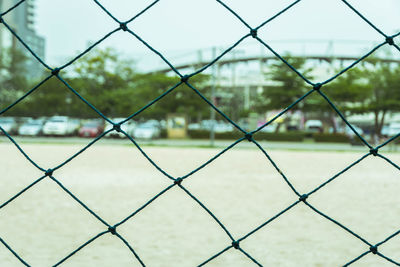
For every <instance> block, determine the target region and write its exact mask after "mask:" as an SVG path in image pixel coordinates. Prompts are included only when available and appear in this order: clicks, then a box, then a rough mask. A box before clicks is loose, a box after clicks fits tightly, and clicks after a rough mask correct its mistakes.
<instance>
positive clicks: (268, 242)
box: [242, 201, 368, 266]
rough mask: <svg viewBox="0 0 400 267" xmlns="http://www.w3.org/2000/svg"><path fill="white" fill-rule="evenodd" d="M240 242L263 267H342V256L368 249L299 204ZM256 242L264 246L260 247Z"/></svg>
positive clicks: (352, 255) (353, 255) (345, 256)
mask: <svg viewBox="0 0 400 267" xmlns="http://www.w3.org/2000/svg"><path fill="white" fill-rule="evenodd" d="M310 202H313V201H310ZM242 243H243V244H242V247H243V248H245V249H247V251H249V253H251V255H254V257H256V258H257V259H260V261H261V264H262V265H263V266H270V265H272V266H273V265H280V264H281V265H287V266H292V265H307V266H310V265H313V266H324V265H327V266H342V265H343V259H347V258H351V257H355V256H356V255H358V254H361V253H362V252H363V251H364V250H365V249H367V248H368V247H367V246H365V245H363V244H362V243H360V242H358V240H355V239H354V237H353V236H351V235H349V234H348V233H346V232H345V231H343V230H342V229H340V228H338V227H336V226H335V225H334V224H333V223H331V222H329V221H327V220H326V219H324V218H323V217H321V216H319V215H318V214H316V213H315V212H313V211H312V210H310V209H309V208H308V207H306V206H305V205H302V204H299V205H298V206H296V207H294V208H292V209H291V210H290V211H288V212H287V213H286V214H284V215H282V216H281V217H279V218H278V219H277V220H275V221H273V222H271V224H269V225H267V226H265V227H264V228H262V229H261V230H260V231H259V232H257V233H255V234H254V235H253V236H251V237H249V238H248V239H246V240H244V241H242ZM259 243H263V244H265V246H263V247H262V248H261V247H260V246H259V245H258V244H259ZM332 251H335V253H332Z"/></svg>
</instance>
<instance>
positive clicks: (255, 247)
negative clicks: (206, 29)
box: [0, 141, 400, 267]
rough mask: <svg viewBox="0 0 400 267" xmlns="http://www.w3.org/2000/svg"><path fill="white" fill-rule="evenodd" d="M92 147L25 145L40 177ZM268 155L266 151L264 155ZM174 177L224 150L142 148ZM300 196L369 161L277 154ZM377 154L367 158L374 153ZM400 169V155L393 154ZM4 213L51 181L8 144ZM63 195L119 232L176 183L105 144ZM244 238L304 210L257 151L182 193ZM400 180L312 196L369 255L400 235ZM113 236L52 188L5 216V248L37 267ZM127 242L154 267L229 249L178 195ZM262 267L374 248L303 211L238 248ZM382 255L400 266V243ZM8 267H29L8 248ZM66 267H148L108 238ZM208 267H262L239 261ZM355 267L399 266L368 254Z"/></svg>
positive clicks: (374, 172) (376, 162) (368, 172)
mask: <svg viewBox="0 0 400 267" xmlns="http://www.w3.org/2000/svg"><path fill="white" fill-rule="evenodd" d="M81 147H82V145H50V144H43V145H39V144H23V145H22V148H23V149H24V150H26V152H27V154H28V155H30V156H31V157H32V159H33V160H35V161H36V162H37V163H38V164H39V165H40V166H42V167H44V168H51V167H54V166H56V165H57V164H59V163H61V162H62V161H63V160H65V159H67V158H68V157H69V156H71V155H73V154H74V153H75V152H77V151H79V149H80V148H81ZM265 148H266V149H267V151H268V147H265ZM144 151H145V152H146V153H148V154H149V156H150V157H151V158H152V159H153V160H154V161H155V162H156V163H157V164H159V165H160V167H161V168H163V169H164V170H165V171H166V172H168V173H169V174H171V175H172V176H174V177H180V176H182V175H184V174H186V173H188V172H190V171H191V170H193V169H194V168H196V167H197V166H200V165H201V164H203V163H204V162H206V161H207V160H208V159H210V158H211V157H212V156H213V155H215V154H217V153H219V152H220V151H221V149H206V148H159V147H144ZM268 152H269V153H270V155H271V157H272V159H273V160H275V162H276V163H277V165H278V166H279V167H280V168H281V170H282V171H283V173H284V174H285V175H286V176H287V177H288V179H289V180H290V181H291V182H292V183H293V184H294V186H295V187H296V189H297V190H298V191H299V192H300V193H306V192H309V191H311V190H312V189H313V188H315V187H316V186H317V185H319V184H321V183H322V182H324V181H325V180H327V179H329V178H330V177H331V176H333V175H334V174H335V173H337V172H339V171H340V170H342V169H343V168H345V167H346V166H348V165H349V164H351V163H352V162H353V161H355V160H356V159H358V158H359V157H361V156H362V155H363V152H301V151H279V150H272V151H268ZM366 152H367V151H365V153H366ZM385 155H386V156H388V157H389V158H390V159H391V160H393V161H394V162H396V163H397V164H400V154H398V153H387V154H385ZM0 170H1V176H0V203H4V202H5V201H6V200H8V199H9V198H10V197H12V196H13V195H15V194H16V193H17V192H18V191H20V190H21V189H23V188H24V187H25V186H27V185H28V184H29V183H31V182H33V181H34V180H35V179H37V178H39V177H40V176H41V175H42V173H41V172H40V171H38V170H37V169H36V168H35V167H33V166H32V165H31V164H30V163H29V162H28V161H27V160H26V159H25V158H24V157H23V156H22V154H21V153H20V152H19V151H17V149H16V147H15V146H13V145H12V144H9V143H1V144H0ZM54 177H56V178H57V179H58V180H59V181H60V182H61V183H63V185H64V186H65V187H67V188H68V189H69V190H70V191H71V192H73V193H74V194H75V195H76V196H77V197H78V198H79V199H81V200H82V201H83V202H84V203H85V204H86V205H87V206H88V207H90V208H91V209H93V210H94V211H95V212H96V213H98V215H99V216H100V217H102V218H103V219H104V220H105V221H107V222H108V223H109V224H115V223H117V222H119V221H121V220H122V219H124V218H125V217H127V216H128V215H129V214H130V213H132V212H133V211H135V210H136V209H138V208H139V207H140V206H141V205H143V204H144V203H146V202H147V201H148V200H149V199H150V198H152V197H153V196H154V195H156V194H157V193H158V192H160V191H162V190H163V189H164V188H166V187H167V186H168V185H169V184H171V180H169V179H168V178H166V177H165V176H164V175H163V174H161V173H160V172H159V171H158V170H156V169H155V168H154V167H153V166H152V165H151V164H150V163H149V162H148V161H147V160H146V159H145V158H144V157H143V155H141V154H140V152H139V151H138V149H136V148H135V147H134V146H131V145H130V146H126V145H119V146H118V145H107V144H102V143H101V141H100V142H99V143H98V144H95V145H94V146H93V147H91V148H89V149H88V150H87V151H85V152H84V153H83V154H81V155H80V156H78V157H77V158H75V159H73V160H72V161H71V162H70V163H68V164H67V165H65V166H64V167H63V168H61V169H60V170H57V171H56V172H55V173H54ZM182 185H183V186H185V187H186V188H187V189H188V190H189V191H190V192H191V193H192V194H193V195H195V196H196V197H197V198H198V199H199V200H200V201H202V203H203V204H204V205H205V206H207V208H209V209H210V210H211V211H212V212H213V213H214V214H215V215H216V216H217V217H218V218H219V219H220V221H221V222H222V223H223V224H224V225H225V226H226V227H227V229H228V230H229V231H230V232H231V233H232V235H233V237H234V238H236V239H237V238H240V237H242V236H244V235H246V234H247V233H248V232H250V231H252V230H253V229H255V228H256V227H258V226H259V225H261V224H262V223H263V222H265V221H266V220H268V219H269V218H271V217H273V216H274V215H275V214H277V213H279V212H280V211H281V210H283V209H285V208H286V207H288V206H289V205H290V204H292V203H293V202H295V201H296V199H297V197H296V195H295V194H294V193H293V192H292V191H291V190H290V188H289V187H288V185H287V184H286V183H285V182H284V181H283V179H282V177H281V176H280V175H279V174H278V173H277V172H276V171H275V169H274V168H273V166H272V165H271V164H270V163H269V162H268V160H267V158H266V157H265V156H264V155H263V154H262V153H261V152H260V151H259V150H258V149H244V148H240V147H238V148H233V149H232V150H230V151H228V152H227V153H225V154H224V155H222V156H221V157H220V158H218V159H217V160H215V161H214V162H212V163H211V164H210V165H209V166H207V167H206V168H204V169H202V170H200V171H199V172H197V173H195V174H194V175H193V176H191V177H190V178H189V179H187V180H185V181H184V182H183V183H182ZM399 194H400V171H399V170H397V169H395V168H394V167H393V166H391V165H389V164H388V163H387V162H385V161H384V160H382V159H380V158H376V157H373V156H370V157H368V158H367V159H365V160H364V161H363V162H361V163H360V164H359V165H357V166H355V167H353V168H352V169H350V170H349V171H348V172H346V173H345V174H343V175H341V176H339V177H338V178H337V180H335V181H334V182H332V183H331V184H328V185H327V186H326V187H324V188H322V189H321V190H320V191H318V192H317V193H315V194H314V195H312V196H310V198H309V202H310V203H311V204H312V205H314V206H315V207H316V208H318V209H319V210H321V211H322V212H324V213H326V214H327V215H329V216H331V217H332V218H334V219H336V220H337V221H339V222H340V223H342V224H343V225H345V226H347V227H348V228H350V229H351V230H353V231H354V232H356V233H357V234H359V235H360V236H362V237H363V238H365V239H366V240H368V241H369V242H371V243H373V244H374V243H377V242H380V241H382V240H384V239H385V238H387V237H388V236H389V235H391V234H392V233H394V232H396V231H398V230H400V196H399ZM104 230H106V227H105V226H104V225H103V224H102V223H100V222H99V221H98V220H97V219H95V218H94V217H93V216H92V215H91V214H90V213H88V212H87V211H86V210H85V209H83V208H82V207H81V206H80V205H79V204H78V203H77V202H76V201H75V200H73V199H72V198H71V197H70V196H69V195H68V194H66V193H65V192H64V191H63V190H62V189H61V188H60V187H59V186H58V185H57V184H56V183H54V182H53V181H51V180H49V179H48V178H46V179H45V180H43V181H42V182H40V183H39V184H37V185H36V186H34V187H33V188H31V189H30V190H28V191H27V192H26V193H24V194H23V195H22V196H20V197H19V198H17V199H16V200H15V201H13V202H11V203H10V204H9V205H7V206H5V207H4V208H2V209H0V237H1V238H3V239H4V241H6V242H7V243H8V244H9V245H10V246H11V247H12V248H13V249H14V250H15V251H16V252H17V253H19V255H21V256H22V258H23V259H24V260H26V261H27V262H28V263H29V264H30V265H31V266H52V265H53V264H55V263H57V262H58V261H59V260H61V259H62V258H63V257H65V256H66V255H68V254H69V253H70V252H72V251H73V250H74V249H75V248H77V247H78V246H80V245H81V244H83V243H84V242H86V241H87V240H88V239H89V238H91V237H93V236H95V235H96V234H97V233H99V232H101V231H104ZM117 231H118V232H119V233H120V234H121V235H122V236H123V237H125V238H126V240H127V241H128V242H129V243H130V244H131V245H132V247H133V248H134V249H135V250H136V252H137V253H138V255H139V256H140V257H141V259H142V260H143V261H144V263H145V264H146V266H196V265H198V264H200V263H202V262H203V261H205V260H206V259H207V258H209V257H211V256H212V255H214V254H215V253H217V252H219V251H220V250H222V249H224V248H225V247H227V246H229V245H230V243H231V240H230V239H229V238H228V236H227V235H226V234H225V232H224V231H223V230H222V229H221V228H220V227H219V225H218V224H217V223H216V222H215V221H214V220H213V219H212V218H211V217H210V216H209V215H208V214H207V213H206V212H205V211H204V209H202V208H201V207H200V206H199V205H198V204H197V203H196V202H195V201H193V199H191V198H190V197H189V196H188V195H187V194H186V193H185V192H183V190H181V189H180V188H178V187H174V188H172V189H171V190H170V191H168V192H166V193H165V194H164V195H162V196H161V197H160V198H158V199H157V200H155V201H154V202H153V203H152V204H150V205H149V206H148V207H146V208H145V209H144V210H142V211H141V212H139V213H138V214H137V215H136V216H134V217H133V218H131V219H130V220H129V221H127V222H126V223H124V224H123V225H121V226H120V227H118V229H117ZM240 246H241V248H243V249H244V250H245V251H246V252H248V253H249V254H250V255H252V256H253V257H254V258H255V259H257V260H258V261H259V262H260V263H261V264H263V265H264V266H340V265H343V264H344V263H346V262H348V261H350V260H351V259H353V258H355V257H357V256H358V255H360V254H361V253H363V252H364V251H367V250H368V246H367V245H365V244H364V243H362V242H361V241H360V240H358V239H357V238H355V237H354V236H352V235H350V234H349V233H347V232H346V231H344V230H343V229H341V228H339V227H338V226H336V225H335V224H333V223H332V222H330V221H328V220H327V219H325V218H323V217H322V216H320V215H318V214H316V213H315V212H313V211H312V210H311V209H310V208H308V207H307V206H305V205H304V204H303V203H300V204H299V205H297V206H295V207H294V208H292V209H291V210H289V211H288V212H287V213H285V214H283V215H282V216H281V217H279V218H278V219H276V220H275V221H273V222H271V223H270V224H268V225H267V226H265V227H264V228H262V229H261V230H259V231H258V232H256V233H254V234H253V235H251V236H249V237H248V238H247V239H245V240H244V241H242V242H241V243H240ZM379 251H380V252H381V253H383V254H384V255H386V256H388V257H390V258H392V259H394V260H397V261H398V262H400V236H397V237H395V238H393V239H392V240H390V241H389V242H387V243H386V244H384V245H382V246H381V247H380V248H379ZM0 266H1V267H8V266H22V265H21V264H20V263H19V262H18V261H17V260H16V258H15V257H14V256H13V255H12V254H11V253H10V252H9V251H8V250H7V249H6V248H5V247H4V246H2V245H1V244H0ZM61 266H74V267H75V266H139V264H138V262H137V260H136V259H135V258H134V257H133V255H132V254H131V252H130V251H129V249H128V248H127V247H126V246H125V245H124V244H123V243H122V242H121V241H120V240H119V239H118V238H117V237H115V236H113V235H111V234H106V235H103V236H102V237H100V238H98V239H97V240H95V241H93V242H92V243H91V244H89V245H88V246H87V247H85V248H83V249H82V250H81V251H79V252H78V253H77V254H76V255H74V256H73V257H71V258H70V259H69V260H67V261H66V262H65V263H64V264H62V265H61ZM208 266H255V265H254V264H253V263H252V262H251V261H250V260H249V259H248V258H246V257H245V256H244V255H243V254H242V253H240V252H239V251H237V250H235V249H230V250H229V251H227V252H226V253H224V254H222V255H221V256H220V257H218V258H216V259H215V260H213V261H211V262H210V263H209V264H208ZM354 266H392V264H390V263H389V262H387V261H385V260H383V259H382V258H380V257H378V256H375V255H372V254H369V255H367V256H365V257H364V258H363V259H361V260H360V261H358V262H357V263H355V264H354Z"/></svg>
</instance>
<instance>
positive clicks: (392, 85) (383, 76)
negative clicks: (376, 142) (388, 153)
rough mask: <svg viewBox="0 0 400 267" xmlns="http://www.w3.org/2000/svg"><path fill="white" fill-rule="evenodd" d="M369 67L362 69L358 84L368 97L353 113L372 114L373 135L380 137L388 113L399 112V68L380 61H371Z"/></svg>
mask: <svg viewBox="0 0 400 267" xmlns="http://www.w3.org/2000/svg"><path fill="white" fill-rule="evenodd" d="M370 64H372V66H373V67H372V68H371V67H369V68H368V67H364V68H363V72H362V73H363V75H362V76H361V78H360V83H361V84H362V85H363V87H364V89H365V91H366V92H368V94H369V97H368V98H367V99H365V100H364V101H363V102H362V103H361V105H360V106H358V107H357V106H356V107H354V108H353V112H354V113H356V112H360V113H366V112H373V113H374V117H375V119H374V133H375V135H377V136H378V137H381V132H382V127H383V125H384V124H385V119H386V116H387V114H388V113H390V112H396V111H400V66H399V65H396V66H393V65H391V64H388V63H384V62H382V61H372V62H370Z"/></svg>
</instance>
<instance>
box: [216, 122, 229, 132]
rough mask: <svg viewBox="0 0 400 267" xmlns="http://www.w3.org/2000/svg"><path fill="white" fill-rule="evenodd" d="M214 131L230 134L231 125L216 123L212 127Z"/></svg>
mask: <svg viewBox="0 0 400 267" xmlns="http://www.w3.org/2000/svg"><path fill="white" fill-rule="evenodd" d="M214 131H215V132H216V133H225V132H232V131H233V125H232V124H230V123H227V122H218V123H216V124H215V125H214Z"/></svg>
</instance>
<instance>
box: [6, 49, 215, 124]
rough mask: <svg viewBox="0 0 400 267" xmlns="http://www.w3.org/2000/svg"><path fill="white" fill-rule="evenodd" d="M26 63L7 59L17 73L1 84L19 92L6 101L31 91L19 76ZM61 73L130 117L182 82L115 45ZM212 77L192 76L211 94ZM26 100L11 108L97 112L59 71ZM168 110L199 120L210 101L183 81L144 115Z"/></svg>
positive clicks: (162, 115) (108, 109) (107, 109)
mask: <svg viewBox="0 0 400 267" xmlns="http://www.w3.org/2000/svg"><path fill="white" fill-rule="evenodd" d="M17 55H18V54H16V55H15V57H16V56H17ZM18 60H20V58H18ZM21 60H22V59H21ZM18 62H19V61H18ZM3 65H4V64H3ZM3 65H1V66H3ZM4 66H5V65H4ZM23 66H24V65H23V64H22V61H21V63H19V64H16V62H14V63H13V64H11V65H10V66H8V65H7V66H6V67H7V68H6V67H3V69H1V70H3V72H5V71H6V72H7V73H13V75H14V76H10V78H9V80H5V81H3V82H2V83H1V86H2V87H5V88H8V89H7V90H1V92H2V93H3V94H5V93H6V92H13V93H14V95H13V97H9V98H7V99H6V97H1V98H0V99H1V101H2V102H3V103H1V104H3V106H6V105H7V104H10V103H12V102H13V101H15V100H16V99H17V98H18V97H20V96H21V95H22V94H21V92H23V91H26V87H27V86H25V84H27V81H26V79H25V78H21V77H19V76H18V75H20V73H23V71H22V69H21V70H19V71H18V70H16V69H17V67H18V68H22V67H23ZM6 77H8V76H6ZM61 77H62V78H63V79H64V80H65V81H66V82H67V83H68V84H69V85H70V86H71V87H72V88H74V89H75V90H76V91H77V92H78V93H79V94H80V95H81V96H82V97H83V98H85V99H86V100H88V101H89V102H90V103H91V104H92V105H93V106H95V107H96V108H97V109H99V110H100V111H101V112H102V113H103V114H105V115H106V116H109V117H128V116H129V115H131V114H133V113H135V112H137V111H138V110H140V109H141V108H143V107H144V106H145V105H147V104H148V103H150V102H151V101H152V100H154V99H155V98H157V97H159V96H160V95H162V94H163V93H164V92H166V91H167V90H168V89H170V88H171V87H172V86H173V85H175V84H177V83H179V82H180V79H178V78H177V77H170V76H168V75H166V74H163V73H150V74H143V73H138V72H137V71H135V70H134V68H133V62H132V61H131V60H128V59H123V58H121V55H119V54H118V53H117V52H116V51H114V50H112V49H105V50H99V49H97V50H94V51H92V52H90V53H89V54H87V55H85V56H84V57H83V58H81V59H79V60H78V61H76V62H75V63H74V64H73V65H72V66H71V67H70V68H69V69H66V70H63V71H61ZM207 79H208V77H207V76H206V75H196V76H195V77H193V78H191V79H190V80H189V82H190V84H192V85H193V86H195V87H196V88H197V89H198V90H199V91H200V92H201V93H202V94H204V95H205V96H208V91H209V88H208V86H207ZM6 100H7V101H6ZM1 101H0V102H1ZM23 102H24V104H23V105H17V106H16V107H14V108H13V109H12V110H11V112H10V113H9V114H11V115H17V116H51V115H68V116H72V117H80V118H92V117H98V115H97V114H96V113H95V112H94V111H93V110H92V109H90V108H89V107H87V105H86V104H84V103H83V102H82V100H81V99H79V97H78V96H77V95H75V94H74V93H73V92H72V91H71V90H70V89H69V88H68V87H67V86H66V85H65V84H64V83H63V82H61V81H60V80H59V79H57V78H56V77H52V78H51V79H50V80H48V81H47V82H45V83H44V84H42V85H41V86H40V87H39V88H38V89H37V90H36V91H35V92H34V93H32V94H31V95H30V96H29V97H28V98H26V99H25V100H24V101H23ZM168 113H183V114H186V115H187V116H188V117H189V119H190V120H195V119H196V118H198V117H201V116H206V115H208V114H209V106H208V105H207V103H205V102H204V100H202V99H201V98H200V97H199V96H198V95H197V94H196V93H195V92H194V91H193V90H192V89H191V88H189V87H188V86H187V85H186V84H182V85H180V86H179V87H178V88H176V89H175V90H174V91H172V92H171V93H170V94H168V95H167V96H165V97H164V98H163V99H161V100H160V101H158V102H157V103H155V104H154V105H152V106H151V107H150V108H148V109H146V110H145V111H144V112H143V113H141V114H140V117H139V118H141V119H149V118H152V119H166V115H167V114H168Z"/></svg>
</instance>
